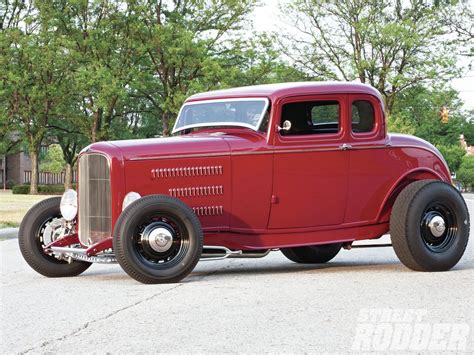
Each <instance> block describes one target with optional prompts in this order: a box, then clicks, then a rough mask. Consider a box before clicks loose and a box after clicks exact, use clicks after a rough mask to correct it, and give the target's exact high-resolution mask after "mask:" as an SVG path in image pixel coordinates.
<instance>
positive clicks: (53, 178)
mask: <svg viewBox="0 0 474 355" xmlns="http://www.w3.org/2000/svg"><path fill="white" fill-rule="evenodd" d="M42 148H43V147H42ZM45 149H47V147H45ZM64 178H65V173H64V172H61V173H50V172H40V173H39V181H38V182H39V184H40V185H57V184H64ZM30 182H31V159H30V156H29V154H28V153H27V152H18V153H14V154H7V155H0V184H1V187H2V188H11V187H12V186H13V185H21V184H29V183H30ZM72 182H76V173H75V172H74V173H73V177H72Z"/></svg>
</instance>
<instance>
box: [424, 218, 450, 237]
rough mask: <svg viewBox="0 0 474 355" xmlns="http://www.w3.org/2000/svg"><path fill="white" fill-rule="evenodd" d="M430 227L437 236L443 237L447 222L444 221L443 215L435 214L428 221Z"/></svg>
mask: <svg viewBox="0 0 474 355" xmlns="http://www.w3.org/2000/svg"><path fill="white" fill-rule="evenodd" d="M428 227H429V228H430V231H431V234H433V236H435V237H441V236H442V235H443V234H444V231H445V230H446V223H445V222H444V219H443V217H441V216H434V217H433V218H431V220H430V221H429V222H428Z"/></svg>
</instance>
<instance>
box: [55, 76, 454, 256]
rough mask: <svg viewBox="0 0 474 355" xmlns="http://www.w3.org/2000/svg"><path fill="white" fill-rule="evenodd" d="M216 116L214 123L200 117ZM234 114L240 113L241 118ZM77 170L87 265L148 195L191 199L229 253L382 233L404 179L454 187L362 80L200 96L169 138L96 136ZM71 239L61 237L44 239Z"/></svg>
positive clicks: (439, 162) (108, 247)
mask: <svg viewBox="0 0 474 355" xmlns="http://www.w3.org/2000/svg"><path fill="white" fill-rule="evenodd" d="M206 105H207V106H206ZM242 107H244V109H246V110H247V111H246V112H244V113H243V114H242V113H241V112H240V111H239V110H240V109H241V108H242ZM183 112H184V113H183ZM186 112H189V114H188V118H183V117H184V116H183V115H186V114H187V113H186ZM209 112H210V113H212V114H214V115H215V117H216V118H215V120H214V118H213V119H212V120H210V122H202V121H200V120H202V117H204V116H206V114H207V115H208V116H209V115H210V114H209ZM216 112H217V113H218V114H220V115H221V116H219V115H218V114H216ZM239 115H240V116H239ZM227 116H229V117H231V118H232V117H244V119H243V120H242V121H239V123H237V124H236V123H235V122H231V121H229V120H228V119H227ZM222 117H224V118H222ZM248 117H250V118H248ZM302 117H304V118H302ZM247 118H248V121H246V120H247ZM186 120H189V122H188V121H186ZM244 121H245V122H244ZM285 121H289V122H285ZM196 122H197V123H196ZM78 166H79V180H78V215H77V226H76V227H75V228H74V229H72V230H73V231H74V232H73V233H71V234H72V235H73V236H74V237H73V238H72V239H70V242H71V243H72V242H74V243H75V245H76V248H75V249H78V248H79V249H81V248H82V249H83V251H84V252H83V253H82V254H83V256H82V259H81V260H85V261H100V257H101V255H103V254H104V253H107V255H109V256H110V255H113V247H114V230H116V229H117V226H116V224H117V221H119V219H120V216H121V215H122V214H123V213H124V212H123V211H124V210H125V208H128V207H127V206H128V202H127V203H126V206H124V199H126V197H127V196H128V197H127V199H128V198H129V197H130V196H132V197H131V198H130V199H131V201H132V204H133V201H135V200H136V199H140V198H142V197H146V196H150V195H161V196H169V197H171V198H173V199H177V200H179V201H180V202H182V203H184V204H185V205H186V206H188V207H189V208H190V209H192V211H193V213H194V214H195V215H196V216H197V218H198V219H199V223H200V226H201V228H202V233H203V241H202V243H203V246H204V250H206V248H208V249H209V250H211V249H213V250H216V249H217V250H221V251H223V253H224V254H225V255H224V257H226V256H232V255H233V254H234V253H237V252H238V253H240V255H244V254H245V253H246V251H257V252H258V251H262V252H266V251H268V250H271V249H284V248H296V247H305V246H317V245H326V244H339V245H344V246H346V247H350V246H351V244H352V243H353V242H355V241H358V240H364V239H375V238H379V237H381V236H382V235H384V234H386V233H387V232H389V229H390V226H389V224H390V216H391V213H392V208H393V206H394V203H395V201H396V199H397V197H398V196H399V194H400V193H401V191H403V190H404V189H405V188H406V187H407V186H408V185H410V184H412V183H414V182H417V181H439V182H443V183H446V184H451V175H450V172H449V169H448V167H447V165H446V162H445V160H444V159H443V157H442V155H441V154H440V152H439V151H438V150H437V149H436V148H435V147H434V146H433V145H431V144H430V143H428V142H426V141H424V140H422V139H419V138H416V137H413V136H408V135H400V134H388V133H387V126H386V120H385V114H384V106H383V101H382V98H381V96H380V94H379V93H378V91H377V90H375V89H374V88H372V87H370V86H368V85H363V84H356V83H327V82H310V83H286V84H271V85H261V86H253V87H243V88H235V89H228V90H219V91H212V92H208V93H201V94H197V95H193V96H191V97H189V98H188V99H187V100H186V102H185V103H184V105H183V109H182V110H181V112H180V114H179V115H178V120H177V125H176V126H175V134H174V136H173V137H166V138H152V139H140V140H127V141H110V142H100V143H94V144H92V145H90V146H88V147H87V148H85V149H84V150H83V151H82V152H81V154H80V157H79V164H78ZM124 207H125V208H124ZM448 214H449V213H448ZM427 223H428V222H427ZM68 246H70V245H69V244H68V243H67V242H64V241H62V242H61V238H60V239H59V240H55V241H52V244H51V245H49V247H56V248H58V247H59V248H64V247H68ZM57 251H58V252H59V251H61V249H57ZM63 252H64V250H63ZM217 254H218V253H217ZM250 254H251V253H250ZM65 255H69V256H71V255H73V254H72V253H69V254H67V253H66V254H65ZM77 255H78V254H77V253H76V254H74V256H75V257H77ZM94 257H96V258H97V259H93V258H94ZM109 260H110V261H113V258H109Z"/></svg>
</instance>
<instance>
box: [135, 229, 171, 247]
mask: <svg viewBox="0 0 474 355" xmlns="http://www.w3.org/2000/svg"><path fill="white" fill-rule="evenodd" d="M149 227H151V228H149ZM141 240H142V242H145V243H147V244H148V245H149V246H150V248H151V249H153V250H154V251H156V252H158V253H164V252H166V251H168V250H169V249H170V248H171V246H172V245H173V234H172V233H171V231H170V230H168V229H167V228H164V227H156V226H153V225H150V226H148V227H147V228H145V230H144V231H143V234H142V237H141Z"/></svg>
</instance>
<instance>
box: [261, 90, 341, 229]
mask: <svg viewBox="0 0 474 355" xmlns="http://www.w3.org/2000/svg"><path fill="white" fill-rule="evenodd" d="M278 109H279V120H278V118H277V120H276V121H277V122H279V125H280V127H282V126H283V122H285V121H290V122H291V128H290V129H289V130H288V131H284V130H280V132H278V133H276V134H275V139H274V146H275V154H274V170H273V197H272V207H271V212H270V220H269V228H272V229H273V228H275V229H276V228H298V227H316V226H325V225H334V224H339V223H343V221H344V213H345V207H346V201H347V191H348V171H349V154H348V151H346V150H345V148H346V147H345V146H343V144H344V143H345V142H346V139H347V138H346V132H347V127H346V126H347V122H346V121H347V120H345V119H344V117H346V116H347V107H346V104H345V95H317V96H314V95H313V96H305V97H297V98H291V99H286V100H285V101H282V102H281V104H280V105H279V107H278ZM277 115H278V114H277Z"/></svg>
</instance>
